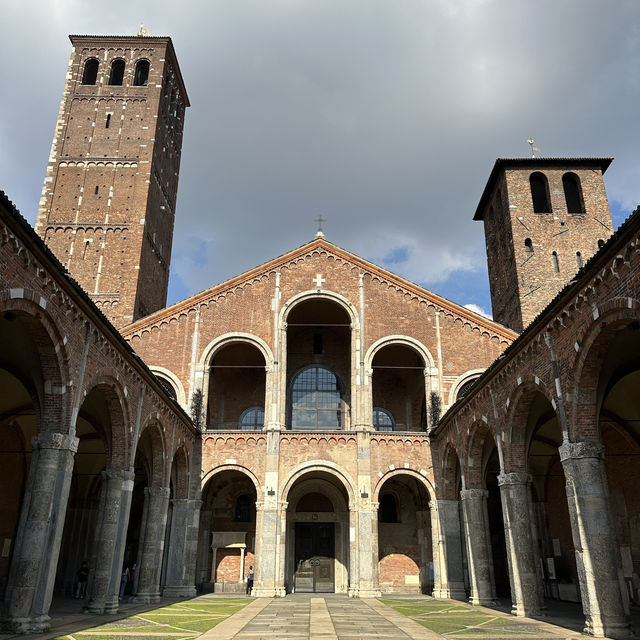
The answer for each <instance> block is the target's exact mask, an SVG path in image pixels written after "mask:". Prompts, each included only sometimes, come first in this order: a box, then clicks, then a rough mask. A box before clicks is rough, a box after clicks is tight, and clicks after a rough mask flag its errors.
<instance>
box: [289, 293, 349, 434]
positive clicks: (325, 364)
mask: <svg viewBox="0 0 640 640" xmlns="http://www.w3.org/2000/svg"><path fill="white" fill-rule="evenodd" d="M350 406H351V319H350V317H349V314H348V313H347V311H346V310H345V309H344V308H343V307H342V306H340V305H339V304H337V303H336V302H332V301H330V300H326V299H320V298H312V299H309V300H303V301H302V302H299V303H298V304H297V305H296V306H295V307H294V308H293V309H292V310H291V311H290V312H289V314H288V316H287V417H286V421H287V426H288V428H290V429H296V430H298V429H300V430H336V429H348V428H349V425H350V423H351V415H350Z"/></svg>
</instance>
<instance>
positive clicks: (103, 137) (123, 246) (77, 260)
mask: <svg viewBox="0 0 640 640" xmlns="http://www.w3.org/2000/svg"><path fill="white" fill-rule="evenodd" d="M70 39H71V43H72V45H73V51H72V53H71V59H70V62H69V70H68V72H67V78H66V82H65V86H64V92H63V95H62V102H61V104H60V112H59V115H58V121H57V124H56V131H55V135H54V138H53V145H52V147H51V155H50V157H49V164H48V166H47V174H46V178H45V181H44V188H43V190H42V198H41V200H40V208H39V211H38V219H37V223H36V231H37V232H38V233H39V234H40V236H41V237H42V238H43V239H44V240H45V242H46V243H47V244H48V245H49V247H50V248H51V249H52V251H53V252H54V253H55V254H56V256H57V257H58V259H59V260H60V262H62V264H63V265H65V266H66V267H67V269H68V270H69V271H70V272H71V274H72V275H73V277H74V278H75V279H76V280H77V281H78V282H79V283H80V285H82V287H83V288H84V289H85V291H86V292H87V293H88V294H89V295H90V296H91V298H92V299H93V300H94V301H95V303H96V304H97V305H98V306H99V307H100V308H101V309H102V311H103V312H104V313H105V315H106V316H107V317H108V318H109V319H110V320H111V321H112V322H113V324H114V325H115V326H116V327H122V326H125V325H127V324H129V323H131V322H132V321H134V320H136V319H138V318H140V317H142V316H145V315H147V314H149V313H152V312H153V311H156V310H157V309H160V308H162V307H164V306H165V305H166V299H167V286H168V281H169V261H170V258H171V243H172V238H173V224H174V215H175V206H176V195H177V190H178V173H179V169H180V153H181V148H182V131H183V125H184V114H185V109H186V107H188V106H189V99H188V98H187V92H186V90H185V87H184V82H183V80H182V75H181V74H180V69H179V67H178V62H177V60H176V55H175V52H174V49H173V44H172V42H171V39H170V38H164V37H157V38H156V37H137V36H132V37H126V36H125V37H120V36H118V37H114V36H70Z"/></svg>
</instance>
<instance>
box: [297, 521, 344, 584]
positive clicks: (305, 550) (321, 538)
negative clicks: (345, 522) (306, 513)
mask: <svg viewBox="0 0 640 640" xmlns="http://www.w3.org/2000/svg"><path fill="white" fill-rule="evenodd" d="M334 541H335V533H334V523H333V522H314V523H306V522H296V545H295V546H296V550H295V560H296V564H295V567H296V568H295V576H294V579H295V590H296V593H333V592H334V590H335V586H334V564H335V563H334V556H335V554H334Z"/></svg>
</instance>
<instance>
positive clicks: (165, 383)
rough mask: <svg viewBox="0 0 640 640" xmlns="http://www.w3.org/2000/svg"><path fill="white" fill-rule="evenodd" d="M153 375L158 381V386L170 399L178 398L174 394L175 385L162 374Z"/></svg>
mask: <svg viewBox="0 0 640 640" xmlns="http://www.w3.org/2000/svg"><path fill="white" fill-rule="evenodd" d="M154 377H155V379H156V380H157V381H158V382H159V383H160V386H161V387H162V388H163V389H164V390H165V391H166V392H167V395H168V396H169V397H170V398H171V399H172V400H177V399H178V398H177V395H176V390H175V387H174V386H173V385H172V384H171V383H170V382H169V381H168V380H167V379H166V378H163V377H162V376H157V375H156V376H154Z"/></svg>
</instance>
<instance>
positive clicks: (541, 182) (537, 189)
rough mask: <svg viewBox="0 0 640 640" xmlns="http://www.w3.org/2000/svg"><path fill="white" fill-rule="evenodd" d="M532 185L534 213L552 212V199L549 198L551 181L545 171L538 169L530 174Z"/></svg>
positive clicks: (530, 183)
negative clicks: (549, 181)
mask: <svg viewBox="0 0 640 640" xmlns="http://www.w3.org/2000/svg"><path fill="white" fill-rule="evenodd" d="M529 185H530V186H531V199H532V200H533V212H534V213H551V200H550V198H549V183H548V181H547V176H545V175H544V173H540V172H539V171H536V172H534V173H532V174H531V175H530V176H529Z"/></svg>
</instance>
